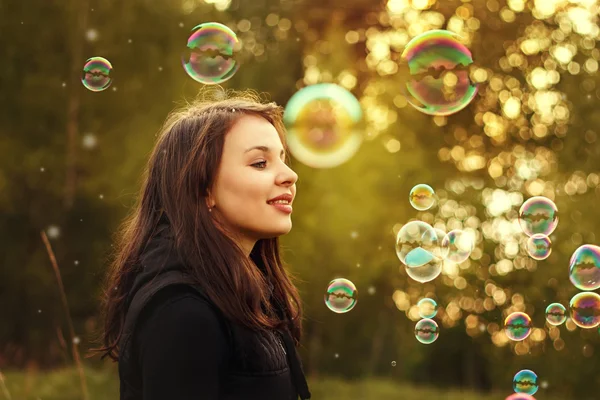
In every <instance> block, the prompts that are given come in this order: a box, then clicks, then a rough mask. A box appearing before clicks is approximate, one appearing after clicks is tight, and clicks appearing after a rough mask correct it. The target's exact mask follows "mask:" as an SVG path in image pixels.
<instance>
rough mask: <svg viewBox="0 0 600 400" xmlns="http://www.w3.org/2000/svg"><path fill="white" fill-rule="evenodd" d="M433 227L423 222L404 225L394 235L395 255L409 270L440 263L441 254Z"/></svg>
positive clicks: (411, 222)
mask: <svg viewBox="0 0 600 400" xmlns="http://www.w3.org/2000/svg"><path fill="white" fill-rule="evenodd" d="M438 243H439V241H438V237H437V234H436V232H435V230H434V229H433V227H432V226H431V225H429V224H428V223H426V222H423V221H410V222H408V223H406V224H405V225H404V226H403V227H402V228H401V229H400V231H399V232H398V235H396V255H397V256H398V258H399V259H400V261H401V262H402V263H403V264H404V265H406V266H407V267H410V268H415V267H421V266H424V265H427V264H429V263H437V262H441V259H440V257H439V256H438V255H439V254H441V253H442V251H441V249H440V246H439V244H438Z"/></svg>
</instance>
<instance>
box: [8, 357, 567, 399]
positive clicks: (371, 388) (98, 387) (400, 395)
mask: <svg viewBox="0 0 600 400" xmlns="http://www.w3.org/2000/svg"><path fill="white" fill-rule="evenodd" d="M84 371H85V378H86V384H87V391H88V395H89V399H90V400H115V399H118V398H119V377H118V373H117V367H116V364H114V365H107V366H106V367H102V368H91V367H85V368H84ZM0 384H1V381H0ZM4 384H5V385H6V389H7V392H8V393H9V394H10V397H7V396H6V391H4V390H0V399H2V400H4V399H6V400H9V399H10V400H81V399H82V398H83V394H82V388H81V382H80V376H79V371H78V369H77V368H75V367H73V368H65V369H59V370H53V371H49V372H42V371H35V370H29V371H7V372H5V374H4ZM309 387H310V390H311V393H312V400H339V399H340V400H341V399H343V400H384V399H402V400H422V399H432V400H504V398H505V397H506V395H508V394H510V393H505V394H504V395H502V394H495V395H491V394H488V395H485V394H481V393H474V392H461V391H456V390H434V389H430V388H425V387H424V388H419V387H415V386H411V385H409V384H403V383H396V382H392V381H390V380H384V379H365V380H359V381H353V382H349V381H345V380H341V379H334V378H322V379H318V380H309ZM542 399H545V400H553V399H550V398H548V397H547V396H546V395H545V394H544V396H542V397H538V400H542ZM563 400H564V399H563Z"/></svg>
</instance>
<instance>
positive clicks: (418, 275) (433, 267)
mask: <svg viewBox="0 0 600 400" xmlns="http://www.w3.org/2000/svg"><path fill="white" fill-rule="evenodd" d="M404 271H406V274H407V275H408V276H409V277H411V278H412V279H414V280H415V281H417V282H420V283H425V282H429V281H432V280H434V279H435V278H437V277H438V276H439V275H440V274H441V273H442V261H439V262H431V263H428V264H425V265H423V266H421V267H407V266H405V267H404Z"/></svg>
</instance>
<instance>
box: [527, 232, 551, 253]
mask: <svg viewBox="0 0 600 400" xmlns="http://www.w3.org/2000/svg"><path fill="white" fill-rule="evenodd" d="M551 246H552V242H551V241H550V238H549V237H548V236H546V235H544V234H543V233H536V234H535V235H533V236H531V237H530V238H529V239H527V254H529V256H530V257H531V258H533V259H534V260H545V259H546V258H548V257H549V256H550V253H552V248H551Z"/></svg>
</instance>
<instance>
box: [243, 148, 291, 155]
mask: <svg viewBox="0 0 600 400" xmlns="http://www.w3.org/2000/svg"><path fill="white" fill-rule="evenodd" d="M252 150H260V151H264V152H265V153H269V152H270V151H271V148H270V147H268V146H253V147H250V148H249V149H247V150H246V151H245V152H244V154H245V153H247V152H249V151H252ZM281 156H285V151H284V150H283V149H282V150H281V152H280V153H279V157H281Z"/></svg>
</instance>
